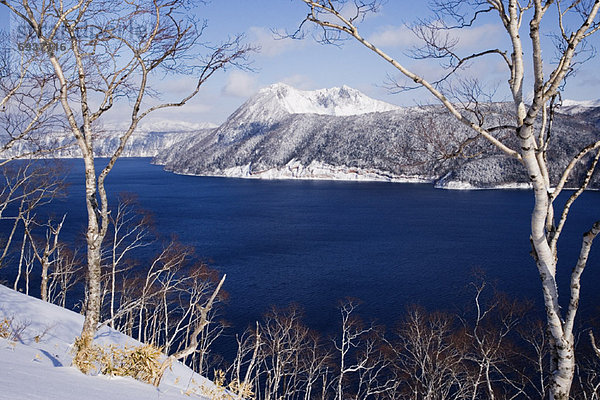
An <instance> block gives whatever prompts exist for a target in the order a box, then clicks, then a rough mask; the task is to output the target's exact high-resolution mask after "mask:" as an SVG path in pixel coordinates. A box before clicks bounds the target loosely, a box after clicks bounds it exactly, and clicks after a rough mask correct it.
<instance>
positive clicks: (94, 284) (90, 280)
mask: <svg viewBox="0 0 600 400" xmlns="http://www.w3.org/2000/svg"><path fill="white" fill-rule="evenodd" d="M84 161H85V175H86V181H85V185H86V205H87V211H88V229H87V236H86V239H87V277H86V278H87V280H86V293H87V297H86V303H85V313H84V315H85V320H84V322H83V329H82V331H81V338H82V339H83V340H82V343H83V344H84V345H85V344H88V343H89V344H90V345H91V343H92V341H93V339H94V335H95V334H96V329H97V327H98V324H99V323H100V307H101V303H102V293H101V285H100V279H101V269H100V266H101V254H100V252H101V243H102V239H103V238H102V237H101V235H100V226H99V225H100V221H99V220H100V213H99V211H98V203H97V201H96V174H95V168H94V160H93V155H91V152H90V157H86V158H85V159H84Z"/></svg>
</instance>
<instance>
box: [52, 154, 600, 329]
mask: <svg viewBox="0 0 600 400" xmlns="http://www.w3.org/2000/svg"><path fill="white" fill-rule="evenodd" d="M65 162H66V164H67V165H69V166H71V172H70V174H69V178H68V180H69V182H71V187H70V194H69V198H68V199H67V200H63V201H60V202H59V203H58V204H57V206H56V208H55V211H54V212H56V213H58V214H60V213H62V212H64V211H68V212H69V215H68V221H69V227H68V229H69V230H70V231H69V232H67V233H66V235H75V234H76V233H80V232H82V231H83V226H84V223H85V214H84V212H85V208H84V202H83V193H84V192H83V185H82V182H83V179H82V178H83V168H82V162H81V161H80V160H68V161H65ZM107 188H108V191H109V192H110V193H111V195H112V196H113V197H112V199H113V200H112V202H113V204H115V200H114V199H115V197H114V196H115V195H116V194H117V193H120V192H133V193H136V194H137V195H138V197H139V202H140V204H141V206H142V207H143V208H145V209H148V210H151V211H152V212H153V214H154V217H155V221H156V225H157V227H158V229H159V230H160V231H161V233H163V234H165V235H168V234H175V235H176V236H177V237H178V238H179V240H180V241H181V242H183V243H185V244H190V245H193V246H195V247H196V250H197V253H198V254H199V255H201V256H203V257H205V258H206V259H209V260H211V263H212V265H213V267H215V268H217V269H219V270H221V271H222V272H225V273H227V275H228V278H227V282H226V284H225V288H226V290H227V291H228V292H229V293H230V296H231V299H230V301H229V303H228V305H227V306H226V309H225V310H224V316H225V317H226V318H227V319H228V320H229V321H231V322H233V323H234V325H235V326H236V327H238V328H240V327H241V328H243V327H245V326H246V325H247V324H248V323H252V321H254V320H255V319H257V318H259V317H260V315H261V314H262V313H263V312H264V311H265V310H267V308H268V307H269V306H270V305H279V306H285V305H288V304H290V303H291V302H296V303H299V304H300V305H301V306H302V307H303V308H304V309H305V310H306V314H307V317H308V320H309V321H310V324H311V325H312V326H314V327H316V328H319V329H323V330H329V329H331V328H332V326H334V325H335V324H336V322H337V312H336V309H335V307H336V304H337V302H338V301H339V300H340V299H343V298H345V297H355V298H359V299H361V300H362V301H363V302H364V303H363V305H362V306H361V311H362V314H363V315H364V316H366V317H368V318H375V319H379V320H385V321H390V320H395V319H398V318H399V317H400V315H401V314H402V313H403V311H404V310H405V307H406V306H407V305H409V304H411V303H419V304H422V305H424V306H427V307H431V308H442V309H447V310H456V309H458V308H461V307H463V306H465V305H466V304H467V303H468V302H469V301H470V299H471V296H470V292H469V287H468V286H469V282H471V281H472V280H473V271H474V270H483V271H485V272H486V275H487V278H488V280H490V281H493V282H495V283H496V285H497V287H498V288H499V289H501V290H503V291H506V292H508V293H510V294H514V295H519V296H522V297H528V298H531V299H532V300H534V301H538V302H539V300H540V299H539V297H540V290H539V278H538V277H537V274H536V270H535V266H534V264H533V261H532V259H531V258H530V256H529V251H530V244H529V227H528V222H529V215H530V211H531V207H532V196H531V193H530V192H528V191H519V190H502V191H499V190H489V191H488V190H486V191H446V190H437V189H433V188H432V187H431V186H430V185H416V184H390V183H366V182H357V183H354V182H352V183H351V182H327V181H258V180H243V179H225V178H209V177H192V176H181V175H175V174H171V173H168V172H165V171H163V170H162V168H161V167H160V166H155V165H151V164H150V160H149V159H122V160H119V162H118V163H117V166H116V168H115V170H114V171H113V172H112V173H111V175H110V176H109V178H108V180H107ZM599 206H600V193H598V192H591V193H585V194H584V195H583V196H582V198H581V200H580V201H579V202H578V203H576V205H575V206H574V207H573V211H572V219H571V221H570V223H569V226H568V228H567V231H566V232H565V234H564V237H563V238H562V239H561V240H562V242H561V251H564V253H562V258H561V267H562V268H563V271H564V274H563V276H562V277H561V278H562V279H561V287H563V288H565V286H566V288H568V286H567V283H568V281H567V278H568V273H569V271H570V269H571V268H572V266H573V265H574V263H575V260H576V257H577V253H578V246H579V243H580V238H581V233H582V232H584V231H585V230H587V229H589V228H590V226H591V223H592V219H593V218H594V217H595V219H598V218H600V207H599ZM598 247H600V245H596V247H595V248H594V249H593V252H592V255H591V257H590V265H589V266H588V269H587V270H586V272H585V274H584V283H583V287H582V290H583V304H582V307H583V311H584V312H591V311H592V310H594V309H595V307H596V305H597V304H600V303H599V300H600V291H599V290H598V283H600V279H599V278H600V251H599V249H598ZM563 290H564V289H563Z"/></svg>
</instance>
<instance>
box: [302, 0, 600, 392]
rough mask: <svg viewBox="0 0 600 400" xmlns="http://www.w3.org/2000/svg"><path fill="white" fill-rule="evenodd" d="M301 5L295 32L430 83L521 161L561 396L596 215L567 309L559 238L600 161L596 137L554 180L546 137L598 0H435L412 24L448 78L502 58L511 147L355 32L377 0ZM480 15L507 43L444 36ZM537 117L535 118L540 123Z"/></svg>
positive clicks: (555, 385) (571, 369)
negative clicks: (462, 41) (571, 188)
mask: <svg viewBox="0 0 600 400" xmlns="http://www.w3.org/2000/svg"><path fill="white" fill-rule="evenodd" d="M299 1H302V2H303V3H305V4H306V6H307V7H308V13H307V16H306V18H305V19H304V21H303V22H302V24H301V26H300V28H299V30H298V31H297V32H296V33H295V34H294V36H296V37H298V36H302V33H303V26H304V25H306V24H310V23H314V24H316V26H318V27H319V28H320V30H321V33H322V36H321V40H322V41H324V42H329V43H330V42H333V41H336V40H338V39H341V38H344V37H350V38H353V39H355V40H357V41H358V42H359V43H361V44H363V45H364V46H366V47H367V48H368V49H370V50H371V51H372V52H374V53H375V54H376V55H377V56H379V57H380V58H382V59H383V60H384V61H386V62H388V63H389V64H391V65H392V66H393V67H394V68H395V69H396V70H397V71H399V72H400V73H401V74H402V75H403V76H404V77H406V78H407V79H408V80H410V81H411V82H413V83H414V85H415V86H417V87H422V88H424V89H426V90H427V91H428V92H429V93H430V94H431V95H433V96H434V97H435V99H436V100H437V101H439V102H440V103H441V104H443V106H444V107H445V108H446V109H447V110H448V112H450V113H451V114H452V115H453V116H454V117H455V118H456V119H457V120H458V121H460V122H462V123H463V124H465V125H466V126H468V127H469V128H471V129H472V130H473V132H474V134H475V135H476V136H477V137H481V138H484V139H486V140H487V141H489V142H490V143H491V144H492V145H494V146H495V147H496V148H497V149H498V150H500V151H501V152H503V153H504V154H506V155H507V156H509V157H511V158H513V159H515V160H517V161H518V162H519V163H521V164H522V166H523V168H524V170H525V171H526V172H527V175H528V176H529V179H530V181H531V185H532V187H533V196H534V199H535V205H534V207H533V210H532V216H531V245H532V248H533V252H532V253H533V257H534V259H535V263H536V266H537V270H538V272H539V276H540V278H541V289H542V293H543V297H544V304H545V310H546V320H547V324H548V331H549V333H550V343H549V344H550V348H551V363H552V365H551V371H552V378H551V384H550V390H549V391H550V397H551V398H552V399H556V400H558V399H567V398H568V397H569V392H570V388H571V384H572V382H573V377H574V373H575V352H574V337H575V336H574V321H575V316H576V314H577V309H578V304H579V300H580V279H581V274H582V272H583V270H584V269H585V267H586V264H587V258H588V255H589V250H590V247H591V245H592V241H593V240H594V238H595V237H596V236H597V235H598V233H599V232H600V221H599V222H596V223H593V224H592V225H593V226H591V229H590V231H589V232H587V233H586V234H585V235H584V238H583V242H582V246H581V254H580V256H579V260H578V262H577V264H576V265H575V266H574V268H573V271H572V273H571V277H570V278H571V285H570V289H569V290H570V291H569V293H567V294H566V297H567V299H568V307H567V308H566V309H565V310H562V309H561V307H560V305H559V293H558V288H557V272H558V271H557V262H558V249H557V243H558V240H559V238H560V236H561V233H562V231H563V228H564V226H565V222H566V220H567V217H568V215H569V211H570V206H571V205H572V204H573V202H574V201H575V200H576V199H577V198H578V197H579V196H580V195H581V193H582V192H583V191H584V190H585V189H586V187H587V186H588V184H589V182H590V179H591V177H592V174H593V172H594V170H595V167H596V164H597V163H598V158H599V157H600V141H596V142H593V143H590V144H589V145H588V146H586V147H584V148H582V149H581V150H580V152H579V153H578V154H577V155H576V156H575V157H573V159H572V160H571V162H570V163H569V164H568V165H567V166H566V167H563V168H562V169H561V173H560V178H559V179H558V181H557V182H551V181H550V173H549V171H550V165H549V162H548V159H547V157H546V150H547V148H548V142H549V141H550V140H551V139H552V138H551V136H550V135H549V128H551V122H552V119H551V116H552V105H553V104H554V102H555V99H556V97H557V96H558V95H559V91H560V90H561V88H562V87H563V86H564V84H565V80H566V78H568V77H569V76H571V75H572V72H573V69H574V67H575V66H576V64H577V62H578V59H577V55H578V54H579V53H580V52H581V51H582V50H583V49H584V48H585V43H586V40H587V39H589V38H590V37H591V36H592V35H595V34H597V33H598V30H599V29H600V21H599V17H598V10H599V9H600V1H597V0H596V1H591V0H590V1H579V0H573V1H561V0H530V1H525V2H521V1H518V0H506V1H499V0H473V1H450V2H447V1H434V2H433V5H434V10H435V11H436V18H435V22H431V23H424V24H420V25H419V28H418V29H422V31H421V34H418V32H417V34H418V36H420V37H421V39H423V40H424V41H425V44H426V45H425V47H424V51H425V54H424V56H425V57H434V58H436V59H442V60H445V61H449V62H448V63H447V65H446V68H447V71H448V76H451V75H452V73H453V72H456V71H457V70H459V69H460V68H463V67H465V66H466V65H468V64H472V63H474V62H476V61H478V60H479V59H481V58H484V57H492V56H496V57H499V58H500V60H502V63H503V65H505V67H506V76H507V78H508V79H507V80H508V86H509V89H510V93H511V96H512V102H513V114H512V121H510V122H509V124H508V125H507V126H505V127H503V130H511V131H512V133H513V135H514V137H516V141H517V143H518V145H516V146H510V145H509V144H507V143H506V142H505V141H504V140H502V139H501V138H499V137H498V135H497V132H496V129H490V128H489V127H486V126H484V125H482V124H481V123H480V122H479V121H478V120H477V119H476V118H472V116H470V115H469V114H468V113H466V112H464V111H463V110H461V108H460V107H457V106H456V104H455V103H453V102H452V100H451V98H449V97H448V96H447V94H446V93H445V92H444V90H443V85H440V81H439V80H437V81H435V80H428V79H427V78H426V77H425V76H423V75H421V74H420V73H419V72H418V71H412V70H411V69H409V68H408V67H407V66H405V65H403V64H401V63H400V62H399V61H398V60H397V59H396V58H394V57H393V56H391V55H390V54H388V53H386V52H385V51H384V50H382V49H381V48H379V47H377V46H375V45H374V44H373V43H371V42H369V41H368V40H367V39H366V38H365V37H364V36H363V35H361V32H360V30H359V28H358V25H359V24H360V22H361V21H362V20H363V19H364V17H365V16H366V15H367V14H369V13H372V12H376V11H377V10H378V7H379V5H380V4H379V3H380V2H379V1H377V0H369V1H358V0H355V1H347V0H316V1H312V0H299ZM483 16H487V17H495V18H496V21H497V24H498V25H499V26H500V27H501V28H502V30H503V31H504V32H505V34H506V39H507V43H508V45H507V47H508V49H507V50H501V49H499V48H484V49H482V50H481V51H477V52H475V53H473V54H465V55H460V54H459V53H460V52H459V51H458V50H457V49H456V46H455V45H456V42H455V41H452V40H451V39H450V37H449V35H447V32H449V31H453V30H455V29H462V28H467V27H472V26H475V24H477V23H478V22H479V21H480V20H481V19H483ZM447 21H451V22H447ZM542 23H543V24H544V27H545V28H546V29H548V27H550V26H552V32H553V33H554V35H555V38H556V44H557V46H556V47H557V49H558V54H557V57H556V60H555V61H556V62H555V63H554V64H553V65H552V66H551V68H550V71H547V69H548V64H547V63H545V62H544V61H545V60H544V58H543V56H542V39H543V37H542V33H541V28H540V27H541V26H542ZM569 27H573V28H572V29H571V28H569ZM526 42H528V43H527V45H526ZM482 45H485V44H482ZM546 61H547V60H546ZM528 63H529V64H528ZM528 74H530V75H528ZM526 79H530V80H531V82H533V88H532V98H531V101H528V100H527V99H526V96H525V91H526V90H527V89H526V87H525V82H526ZM538 121H541V122H540V123H539V124H536V122H538ZM590 158H591V161H590ZM584 161H587V162H588V163H587V164H586V169H587V173H586V174H585V176H584V177H583V179H582V180H581V182H578V183H577V184H578V185H579V186H578V190H576V191H575V192H574V193H573V194H572V195H571V196H570V198H569V200H568V201H567V204H566V206H564V207H563V208H562V209H560V210H555V207H556V204H555V200H556V199H557V197H558V196H559V195H560V194H561V193H562V191H563V190H564V189H565V185H566V184H567V182H568V181H569V178H570V177H571V175H572V173H573V171H574V169H575V167H576V166H577V165H578V164H582V163H583V162H584Z"/></svg>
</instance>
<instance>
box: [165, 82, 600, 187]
mask: <svg viewBox="0 0 600 400" xmlns="http://www.w3.org/2000/svg"><path fill="white" fill-rule="evenodd" d="M480 107H481V110H480V111H481V112H483V113H484V114H485V118H486V121H485V124H484V126H498V125H505V124H506V123H507V121H508V119H509V118H510V116H511V113H512V109H513V106H512V105H510V104H507V103H495V104H482V105H480ZM590 110H592V111H593V110H600V108H591V109H590ZM592 111H590V113H591V112H592ZM466 113H467V115H469V114H468V111H467V112H466ZM594 115H595V114H593V113H592V114H589V115H588V114H576V115H567V114H560V115H557V117H556V121H555V124H554V132H553V136H554V140H553V141H552V142H551V144H550V147H549V154H548V157H549V159H550V161H551V162H552V164H553V165H556V166H558V167H560V166H565V165H566V164H567V163H568V161H569V160H570V159H571V158H572V157H573V155H574V154H576V153H577V151H578V149H581V148H583V147H584V146H586V145H589V144H590V143H593V142H595V141H596V140H598V139H599V138H600V123H599V124H597V125H595V122H594V121H596V119H598V118H597V117H595V116H594ZM473 118H476V116H473ZM497 134H498V135H500V136H502V140H503V141H505V142H506V143H507V144H508V145H510V146H512V147H515V148H516V147H518V143H517V141H516V137H515V135H514V133H513V132H509V131H504V132H498V133H497ZM472 135H473V134H472V132H471V131H470V130H469V128H467V127H466V126H464V125H463V124H461V123H460V122H458V121H456V119H455V118H453V117H452V116H450V115H449V114H448V113H447V111H446V110H445V109H444V108H443V107H442V106H427V107H413V108H399V107H396V106H393V105H389V104H386V103H383V102H380V101H377V100H373V99H370V98H368V97H367V96H365V95H363V94H361V93H360V92H358V91H356V90H354V89H350V88H347V87H342V88H334V89H324V90H319V91H314V92H303V91H299V90H296V89H293V88H291V87H289V86H287V85H282V84H277V85H272V86H270V87H268V88H266V89H263V90H261V91H260V92H259V93H258V94H257V95H256V96H254V97H252V98H251V99H249V100H248V101H247V102H246V103H244V104H243V105H242V106H241V107H240V108H239V109H237V110H236V111H235V112H234V113H233V114H232V115H231V116H230V117H229V118H228V119H227V121H226V122H225V123H224V124H223V125H221V126H220V127H218V128H217V129H215V130H214V131H213V132H210V133H208V134H205V135H198V136H192V137H189V138H187V139H186V140H184V141H181V142H179V143H177V144H175V145H174V146H172V147H170V148H169V149H168V150H167V151H165V152H162V153H161V154H159V155H158V156H157V157H156V158H155V162H156V163H158V164H164V165H165V169H167V170H169V171H174V172H177V173H182V174H190V175H210V176H229V177H241V178H259V179H332V180H334V179H339V180H383V181H392V182H402V181H409V182H423V181H426V182H431V181H435V182H436V185H437V187H440V188H448V189H460V188H507V187H511V188H512V187H527V183H528V177H527V175H526V173H525V170H524V169H523V168H522V166H521V165H520V164H519V163H518V162H516V161H515V160H513V159H510V158H508V157H506V156H504V155H502V154H499V152H498V151H497V150H496V149H495V148H493V147H492V146H491V145H490V144H489V143H488V142H486V141H485V140H482V139H479V140H477V141H475V142H474V143H471V145H470V147H469V149H468V151H467V154H466V157H463V156H462V155H461V154H460V153H459V150H460V149H461V144H462V143H463V142H464V141H465V140H467V139H468V138H470V137H471V136H472ZM451 154H456V156H455V157H450V155H451ZM550 172H551V174H552V178H553V180H556V178H557V176H558V173H559V172H558V168H555V169H553V170H552V171H550ZM582 173H583V171H582V170H577V171H575V173H574V174H573V177H574V181H577V180H578V179H580V178H581V176H582ZM592 186H593V187H599V186H600V173H598V174H596V177H595V178H594V181H593V183H592Z"/></svg>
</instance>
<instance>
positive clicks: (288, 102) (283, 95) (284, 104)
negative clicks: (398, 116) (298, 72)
mask: <svg viewBox="0 0 600 400" xmlns="http://www.w3.org/2000/svg"><path fill="white" fill-rule="evenodd" d="M265 97H268V98H270V99H269V100H271V101H273V102H276V104H270V106H271V107H274V106H276V105H277V106H279V107H280V108H283V110H284V111H286V112H287V113H289V114H319V115H333V116H348V115H359V114H366V113H371V112H384V111H392V110H397V109H399V107H398V106H395V105H392V104H389V103H385V102H383V101H380V100H375V99H372V98H370V97H368V96H367V95H365V94H363V93H362V92H360V91H359V90H356V89H354V88H351V87H350V86H347V85H343V86H341V87H334V88H329V89H319V90H311V91H307V90H300V89H296V88H294V87H292V86H290V85H287V84H285V83H275V84H272V85H270V86H267V87H266V88H264V89H261V90H260V91H259V93H258V94H257V96H256V98H253V99H250V100H249V102H250V103H252V102H260V103H263V104H264V101H265V100H267V99H265Z"/></svg>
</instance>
